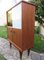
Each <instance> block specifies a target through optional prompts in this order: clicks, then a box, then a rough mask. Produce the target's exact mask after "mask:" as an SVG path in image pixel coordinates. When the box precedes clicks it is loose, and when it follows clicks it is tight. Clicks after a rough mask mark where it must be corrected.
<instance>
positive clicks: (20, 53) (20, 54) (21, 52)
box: [19, 51, 22, 60]
mask: <svg viewBox="0 0 44 60" xmlns="http://www.w3.org/2000/svg"><path fill="white" fill-rule="evenodd" d="M19 52H20V51H19ZM20 60H22V52H20Z"/></svg>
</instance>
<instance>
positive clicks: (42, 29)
mask: <svg viewBox="0 0 44 60" xmlns="http://www.w3.org/2000/svg"><path fill="white" fill-rule="evenodd" d="M40 34H42V35H43V36H44V27H42V26H41V27H40Z"/></svg>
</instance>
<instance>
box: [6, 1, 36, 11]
mask: <svg viewBox="0 0 44 60" xmlns="http://www.w3.org/2000/svg"><path fill="white" fill-rule="evenodd" d="M20 3H26V4H29V5H32V6H35V5H34V4H33V3H29V2H26V1H20V2H19V3H17V4H16V5H14V6H13V7H11V8H10V9H9V10H8V11H10V10H11V9H13V8H14V7H16V6H17V5H19V4H20ZM8 11H7V12H8Z"/></svg>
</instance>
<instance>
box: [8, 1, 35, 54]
mask: <svg viewBox="0 0 44 60" xmlns="http://www.w3.org/2000/svg"><path fill="white" fill-rule="evenodd" d="M34 22H35V6H34V5H33V4H31V3H28V2H25V1H21V2H19V3H18V4H16V5H15V6H14V7H12V8H11V9H10V10H8V11H7V25H8V23H10V24H9V25H8V39H9V41H10V43H12V44H13V45H14V46H15V47H16V48H18V50H19V51H20V54H21V52H23V51H24V50H27V49H31V48H32V47H33V46H34Z"/></svg>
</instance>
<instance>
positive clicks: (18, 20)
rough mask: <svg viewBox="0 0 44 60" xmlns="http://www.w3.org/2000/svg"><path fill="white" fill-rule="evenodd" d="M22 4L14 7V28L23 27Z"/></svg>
mask: <svg viewBox="0 0 44 60" xmlns="http://www.w3.org/2000/svg"><path fill="white" fill-rule="evenodd" d="M21 8H22V7H21V4H19V5H17V6H16V7H15V8H13V9H12V23H13V28H17V29H21V28H22V11H21V10H22V9H21Z"/></svg>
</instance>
